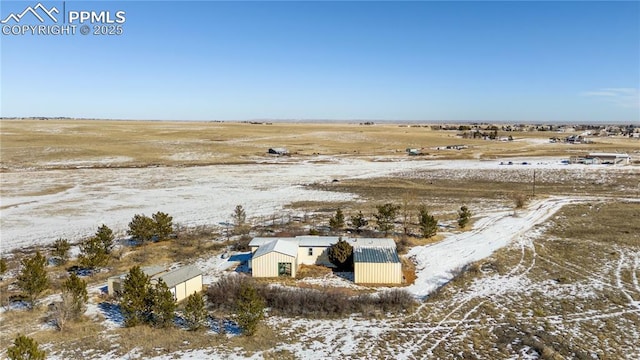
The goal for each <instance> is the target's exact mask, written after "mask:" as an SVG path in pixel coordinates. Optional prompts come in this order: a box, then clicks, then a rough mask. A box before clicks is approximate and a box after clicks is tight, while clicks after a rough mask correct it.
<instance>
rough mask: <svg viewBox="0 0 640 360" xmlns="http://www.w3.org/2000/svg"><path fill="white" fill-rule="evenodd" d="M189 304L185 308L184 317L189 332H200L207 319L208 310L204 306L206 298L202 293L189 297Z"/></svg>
mask: <svg viewBox="0 0 640 360" xmlns="http://www.w3.org/2000/svg"><path fill="white" fill-rule="evenodd" d="M186 302H187V303H186V304H185V306H184V317H185V319H186V321H187V326H188V327H189V330H193V331H195V330H198V329H200V328H202V326H203V324H204V322H205V320H206V319H207V310H206V309H205V306H204V298H203V296H202V294H201V293H195V294H191V295H189V297H188V298H187V301H186Z"/></svg>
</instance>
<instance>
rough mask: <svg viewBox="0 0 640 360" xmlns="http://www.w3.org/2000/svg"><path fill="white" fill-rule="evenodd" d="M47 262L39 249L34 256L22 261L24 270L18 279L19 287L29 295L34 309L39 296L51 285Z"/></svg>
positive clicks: (29, 300)
mask: <svg viewBox="0 0 640 360" xmlns="http://www.w3.org/2000/svg"><path fill="white" fill-rule="evenodd" d="M46 264H47V259H46V258H45V257H44V256H42V255H41V254H40V252H39V251H38V252H36V254H35V255H34V256H33V257H30V258H24V259H22V261H21V265H22V270H21V271H20V275H18V279H17V280H18V287H19V288H20V289H21V290H22V292H23V293H24V294H25V296H26V297H27V299H28V302H29V306H30V307H31V308H32V309H33V306H34V305H35V302H36V300H37V299H38V297H39V296H40V295H41V294H42V292H44V291H45V290H46V289H47V288H48V287H49V278H48V277H47V270H46Z"/></svg>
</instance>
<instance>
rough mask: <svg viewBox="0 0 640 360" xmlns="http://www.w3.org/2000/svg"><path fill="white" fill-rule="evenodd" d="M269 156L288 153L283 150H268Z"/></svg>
mask: <svg viewBox="0 0 640 360" xmlns="http://www.w3.org/2000/svg"><path fill="white" fill-rule="evenodd" d="M267 152H268V153H269V154H272V155H287V154H289V151H288V150H287V149H285V148H269V150H268V151H267Z"/></svg>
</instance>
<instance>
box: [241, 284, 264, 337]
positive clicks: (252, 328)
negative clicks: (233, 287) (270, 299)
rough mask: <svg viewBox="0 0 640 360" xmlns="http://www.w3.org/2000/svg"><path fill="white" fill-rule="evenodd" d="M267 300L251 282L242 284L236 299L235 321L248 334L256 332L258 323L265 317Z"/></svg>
mask: <svg viewBox="0 0 640 360" xmlns="http://www.w3.org/2000/svg"><path fill="white" fill-rule="evenodd" d="M264 308H265V302H264V300H263V299H262V298H261V297H260V295H259V294H258V291H257V290H256V289H255V288H254V287H253V286H252V285H251V284H247V283H245V284H242V288H241V289H240V295H239V297H238V300H237V301H236V309H235V310H236V311H235V312H236V315H235V321H236V323H238V326H240V329H242V331H243V333H244V334H245V335H247V336H251V335H253V334H255V332H256V330H257V328H258V324H259V323H260V321H261V320H262V319H263V318H264Z"/></svg>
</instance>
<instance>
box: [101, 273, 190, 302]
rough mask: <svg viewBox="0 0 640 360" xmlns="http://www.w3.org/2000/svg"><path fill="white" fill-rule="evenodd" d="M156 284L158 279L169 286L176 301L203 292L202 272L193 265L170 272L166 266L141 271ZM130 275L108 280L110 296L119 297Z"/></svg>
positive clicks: (113, 277)
mask: <svg viewBox="0 0 640 360" xmlns="http://www.w3.org/2000/svg"><path fill="white" fill-rule="evenodd" d="M141 270H142V272H143V273H144V274H145V275H147V276H148V277H149V278H150V279H151V283H152V284H156V283H157V282H158V279H162V281H164V282H165V284H167V287H168V288H169V291H171V294H172V295H173V298H174V299H175V300H176V301H182V300H184V299H186V298H187V297H188V296H189V295H191V294H194V293H197V292H200V291H202V271H200V269H198V268H197V267H195V266H193V265H188V266H184V267H181V268H178V269H175V270H171V271H168V270H167V268H166V267H164V266H150V267H145V268H142V269H141ZM127 275H128V273H126V274H121V275H117V276H112V277H110V278H109V279H107V290H108V292H109V295H111V296H114V295H119V294H120V292H121V291H122V283H123V282H124V280H125V278H126V277H127Z"/></svg>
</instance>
